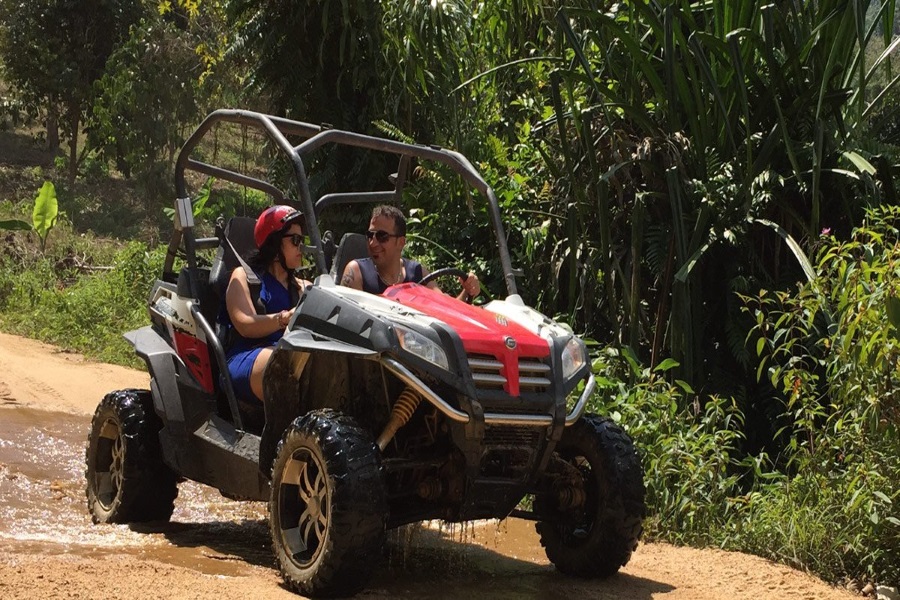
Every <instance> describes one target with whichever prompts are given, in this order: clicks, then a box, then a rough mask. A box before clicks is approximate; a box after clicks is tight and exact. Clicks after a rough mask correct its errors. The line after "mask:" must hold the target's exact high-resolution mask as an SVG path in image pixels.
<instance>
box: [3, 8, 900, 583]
mask: <svg viewBox="0 0 900 600" xmlns="http://www.w3.org/2000/svg"><path fill="white" fill-rule="evenodd" d="M895 8H896V7H895V2H894V1H893V0H871V1H870V0H790V1H780V0H776V1H774V2H761V1H758V0H705V1H699V2H689V1H687V0H684V1H679V0H671V1H666V0H658V1H651V2H645V1H631V0H626V1H622V2H618V3H611V2H606V3H604V2H594V1H591V0H572V1H571V2H554V1H543V2H541V1H536V0H497V1H493V2H473V1H466V0H431V1H430V2H424V1H421V0H394V1H388V0H381V1H375V2H366V3H361V2H348V1H346V0H344V1H342V2H303V1H296V2H287V1H283V2H263V1H261V0H30V1H29V2H21V1H18V0H0V229H2V231H0V235H2V236H3V242H2V245H0V328H2V329H3V330H4V331H8V332H14V333H18V334H24V335H28V336H31V337H35V338H39V339H42V340H45V341H50V342H53V343H55V344H58V345H62V346H64V347H68V348H73V349H76V350H78V351H80V352H83V353H85V354H87V355H89V356H92V357H95V358H97V359H101V360H105V361H110V362H116V363H119V364H127V365H130V366H140V364H139V361H138V360H136V358H135V357H134V356H133V355H132V353H131V352H130V348H129V347H128V345H127V343H126V342H125V341H124V340H122V339H121V337H120V336H121V333H122V332H124V331H127V330H129V329H133V328H137V327H140V326H142V325H144V324H145V321H146V295H147V293H148V291H149V289H150V286H151V284H152V281H153V280H154V279H155V277H156V276H157V274H158V273H159V271H160V268H161V264H162V258H163V253H164V251H165V248H164V245H165V242H166V241H167V236H168V235H169V233H170V230H171V207H172V204H173V200H174V197H175V192H174V188H173V182H172V172H173V164H174V159H175V157H176V156H177V152H178V150H179V148H180V145H181V143H182V142H183V141H184V139H185V138H186V136H187V135H189V134H190V132H191V131H192V130H193V128H194V127H196V126H197V125H198V124H199V123H200V122H201V121H202V119H203V118H204V117H205V115H207V114H208V113H209V112H210V111H212V110H214V109H216V108H222V107H230V108H244V109H250V110H258V111H261V112H266V113H271V114H276V115H282V116H288V117H291V118H295V119H298V120H303V121H307V122H312V123H329V124H331V125H333V126H335V127H340V128H344V129H350V130H353V131H359V132H364V133H370V134H375V135H381V136H387V137H392V138H395V139H402V140H414V141H417V142H422V143H429V144H439V145H441V146H446V147H450V148H453V149H456V150H459V151H461V152H462V153H463V154H465V155H466V156H467V157H468V158H469V159H470V160H471V161H472V162H473V164H475V165H476V166H477V167H478V168H479V169H480V170H481V171H482V173H483V174H484V176H485V178H486V179H487V181H488V182H489V183H490V184H491V185H492V186H493V187H494V189H495V191H496V193H497V196H498V198H499V199H500V202H501V205H502V209H503V211H504V218H505V225H506V227H507V232H508V236H509V245H510V248H511V251H512V252H513V259H514V264H515V265H516V266H518V267H521V268H522V269H523V272H524V275H523V277H522V278H521V279H520V280H519V282H518V285H519V287H520V290H521V292H522V294H523V296H524V298H525V300H526V302H528V303H529V304H532V305H534V306H536V307H537V308H538V309H540V310H541V311H543V312H544V313H546V314H549V315H552V316H554V317H556V318H559V319H561V320H563V321H566V322H568V323H570V324H571V325H572V326H573V328H574V329H575V330H576V331H577V332H578V333H580V334H581V335H583V336H585V337H586V338H588V339H590V340H591V347H592V352H593V357H594V368H595V372H596V374H597V376H598V381H600V382H601V385H600V386H599V388H600V389H599V391H598V393H597V395H596V398H595V399H594V400H593V406H592V410H594V411H596V412H601V413H606V414H611V415H612V416H613V417H614V418H615V419H616V420H618V421H619V422H620V423H621V424H622V425H623V426H624V427H625V428H626V429H627V430H628V431H629V433H630V434H631V435H632V436H633V437H634V438H635V440H636V442H637V444H638V447H639V448H640V450H641V453H642V456H643V462H644V467H645V470H646V483H647V488H648V499H649V504H650V506H651V515H650V517H649V519H648V522H647V528H648V535H649V536H650V537H652V538H655V539H663V540H668V541H672V542H675V543H684V544H692V545H715V546H720V547H723V548H727V549H737V550H744V551H749V552H753V553H756V554H759V555H761V556H765V557H768V558H772V559H775V560H778V561H782V562H785V563H788V564H791V565H793V566H799V567H802V568H805V569H808V570H811V571H813V572H815V573H817V574H819V575H821V576H822V577H824V578H826V579H828V580H830V581H833V582H837V581H839V580H841V579H844V578H854V579H858V580H870V581H877V582H883V583H887V584H890V585H895V586H896V585H898V584H900V484H898V482H900V430H898V427H900V203H898V196H897V195H898V192H900V85H897V82H898V79H900V73H898V72H897V61H898V59H900V14H898V13H897V11H896V10H895ZM216 140H217V141H216V146H215V147H214V148H210V149H209V150H208V151H209V152H210V153H214V154H215V155H216V157H217V158H219V159H221V160H223V161H231V163H233V164H234V165H235V166H237V167H239V168H243V169H246V170H249V171H252V170H254V169H257V170H260V171H265V172H267V173H270V174H271V175H272V176H273V177H278V176H279V169H280V168H281V167H280V166H279V165H278V164H277V163H275V162H273V161H272V160H270V159H271V154H270V152H269V150H268V149H267V148H266V146H265V144H264V143H263V142H262V141H261V140H260V139H258V138H257V137H256V136H254V135H253V133H252V132H248V131H246V130H242V129H241V128H233V129H227V128H223V130H222V131H221V133H220V134H219V135H217V137H216ZM395 168H396V167H395V166H393V165H385V164H381V163H380V162H377V161H376V160H374V159H372V158H371V157H369V156H357V155H345V154H341V153H331V154H327V155H325V156H322V157H319V158H317V160H316V161H315V164H313V165H310V166H308V171H309V172H311V173H313V174H314V176H313V178H312V181H311V183H312V186H313V190H312V192H313V195H314V197H319V196H321V195H323V194H325V193H328V192H331V191H340V190H342V189H348V188H350V187H360V186H374V187H376V188H377V187H379V186H381V187H382V188H383V187H385V186H386V185H387V176H388V175H389V174H390V173H391V172H392V171H393V170H394V169H395ZM410 177H411V183H410V186H409V188H408V190H407V192H406V194H405V197H404V209H405V210H406V211H407V212H408V214H409V215H410V218H411V236H410V240H411V243H410V248H409V253H410V254H411V255H414V256H418V257H421V258H422V259H423V260H424V262H426V263H428V264H432V265H437V266H450V265H454V266H461V267H464V268H467V269H469V268H471V269H474V270H476V271H477V272H479V273H481V274H482V279H483V281H484V282H485V284H486V288H487V289H488V291H489V292H490V293H493V294H498V293H501V291H502V286H501V285H500V280H499V269H498V265H497V263H496V262H495V258H494V257H495V256H496V252H495V251H494V248H493V246H492V244H491V236H489V235H487V232H488V229H489V227H488V221H487V214H486V211H485V210H484V208H483V205H482V204H481V203H479V202H478V199H477V198H471V197H469V196H467V195H466V193H465V191H464V190H463V189H462V188H461V187H460V186H459V184H458V183H456V182H455V181H453V180H452V178H450V177H448V174H447V173H442V172H440V171H438V170H429V169H428V168H426V167H424V166H418V167H417V168H416V169H415V170H414V171H413V173H411V175H410ZM46 182H49V183H50V184H52V185H47V184H46ZM193 183H194V184H195V188H196V189H195V194H196V196H195V213H196V216H197V219H198V222H199V223H201V224H204V226H206V227H208V228H210V230H211V228H212V225H213V223H214V222H215V219H216V218H217V217H218V216H219V215H231V214H234V213H239V212H240V213H245V214H251V215H255V214H257V213H258V211H259V209H260V207H261V206H263V205H265V204H266V203H267V202H268V200H267V199H266V198H265V197H262V196H260V195H259V194H258V193H255V192H252V191H249V190H246V189H230V188H227V187H225V186H223V185H221V184H220V183H219V182H216V181H213V180H206V181H195V182H193ZM366 220H367V219H366V215H365V213H362V214H356V213H347V214H341V215H336V216H334V217H333V222H331V223H328V225H332V226H335V227H344V228H358V229H362V227H364V226H365V225H364V224H365V222H366ZM161 240H162V244H161Z"/></svg>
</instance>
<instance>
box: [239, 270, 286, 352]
mask: <svg viewBox="0 0 900 600" xmlns="http://www.w3.org/2000/svg"><path fill="white" fill-rule="evenodd" d="M225 306H226V307H227V309H228V316H229V317H230V318H231V323H232V325H234V328H235V329H237V332H238V333H239V334H241V336H243V337H245V338H261V337H266V336H267V335H269V334H271V333H274V332H276V331H278V330H280V329H284V328H285V327H287V324H288V321H289V320H290V318H291V315H292V314H293V312H294V309H293V308H292V309H290V310H283V311H281V312H277V313H272V314H268V315H258V314H256V309H255V308H254V307H253V300H252V299H251V298H250V286H249V285H248V284H247V273H245V272H244V269H243V267H238V268H236V269H235V270H234V271H232V272H231V279H230V280H229V281H228V289H227V290H226V291H225Z"/></svg>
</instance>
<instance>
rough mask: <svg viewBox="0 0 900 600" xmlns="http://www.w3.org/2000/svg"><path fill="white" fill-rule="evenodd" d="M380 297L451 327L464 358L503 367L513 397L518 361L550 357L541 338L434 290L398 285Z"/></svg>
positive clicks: (506, 320) (499, 316) (516, 383)
mask: <svg viewBox="0 0 900 600" xmlns="http://www.w3.org/2000/svg"><path fill="white" fill-rule="evenodd" d="M384 296H385V297H386V298H390V299H391V300H394V301H395V302H398V303H400V304H402V305H404V306H408V307H410V308H414V309H416V310H418V311H419V312H422V313H425V314H426V315H429V316H431V317H434V318H436V319H439V320H441V321H443V322H444V323H446V324H447V325H449V326H450V327H452V328H453V329H454V330H455V331H456V333H457V334H458V335H459V337H460V338H461V339H462V344H463V347H464V348H465V350H466V353H467V354H470V355H471V354H483V355H488V356H492V357H494V358H496V359H497V360H498V361H500V362H501V363H503V366H504V368H503V372H504V374H505V375H506V377H507V381H508V382H509V383H508V387H507V391H508V392H509V393H511V394H513V395H517V394H518V387H519V385H518V372H519V359H520V358H546V357H547V356H549V354H550V345H549V344H548V342H547V340H545V339H543V338H542V337H540V336H538V335H536V334H534V333H532V332H531V331H529V330H528V329H525V328H524V327H522V326H521V325H519V324H517V323H514V322H512V321H509V320H508V319H506V318H505V317H504V316H502V315H498V314H496V313H492V312H490V311H487V310H484V309H483V308H478V307H476V306H472V305H471V304H466V303H465V302H460V301H459V300H457V299H456V298H453V297H452V296H448V295H447V294H444V293H442V292H440V291H438V290H433V289H431V288H427V287H425V286H421V285H419V284H417V283H402V284H400V285H395V286H392V287H389V288H388V289H387V290H385V292H384ZM512 341H515V344H512ZM511 345H512V346H513V347H510V346H511Z"/></svg>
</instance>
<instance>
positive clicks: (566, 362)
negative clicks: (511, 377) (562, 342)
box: [562, 337, 587, 381]
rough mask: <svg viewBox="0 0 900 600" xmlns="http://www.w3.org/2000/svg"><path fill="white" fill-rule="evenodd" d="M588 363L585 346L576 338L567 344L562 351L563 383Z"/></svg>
mask: <svg viewBox="0 0 900 600" xmlns="http://www.w3.org/2000/svg"><path fill="white" fill-rule="evenodd" d="M586 363H587V356H586V354H585V349H584V345H583V344H582V343H581V340H579V339H578V338H576V337H573V338H572V339H570V340H569V341H568V342H567V343H566V347H565V348H563V351H562V375H563V381H566V380H568V379H569V378H570V377H572V376H573V375H575V373H577V372H578V371H579V370H581V367H583V366H584V365H585V364H586Z"/></svg>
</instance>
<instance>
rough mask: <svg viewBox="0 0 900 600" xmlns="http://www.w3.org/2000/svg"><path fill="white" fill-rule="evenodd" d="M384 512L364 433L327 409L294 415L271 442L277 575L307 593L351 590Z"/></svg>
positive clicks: (377, 544)
mask: <svg viewBox="0 0 900 600" xmlns="http://www.w3.org/2000/svg"><path fill="white" fill-rule="evenodd" d="M386 513H387V496H386V493H385V488H384V481H383V479H382V475H381V470H380V458H379V455H378V449H377V447H376V446H375V442H374V440H373V439H372V436H371V435H370V434H369V433H368V432H366V431H365V430H364V429H362V428H361V427H360V426H359V425H358V424H357V423H356V421H354V420H353V419H352V418H350V417H348V416H346V415H342V414H341V413H338V412H336V411H333V410H317V411H313V412H311V413H309V414H307V415H305V416H303V417H299V418H297V419H295V420H294V422H293V423H292V424H291V425H290V427H288V429H287V430H286V431H285V433H284V436H283V437H282V440H281V442H280V443H279V445H278V451H277V458H276V459H275V464H274V466H273V469H272V492H271V499H270V501H269V528H270V532H271V535H272V545H273V549H274V552H275V559H276V562H277V563H278V568H279V570H280V571H281V575H282V577H283V578H284V580H285V581H286V582H287V583H288V584H289V585H290V586H291V587H293V588H294V589H295V590H296V591H298V592H300V593H301V594H306V595H312V596H334V595H345V594H352V593H354V592H356V591H359V590H360V589H362V587H364V586H365V584H366V583H367V581H368V580H369V577H370V576H371V573H372V570H373V568H374V566H375V565H376V564H377V560H376V558H377V557H378V556H379V555H380V551H381V547H382V545H383V544H384V532H385V520H386V516H387V515H386Z"/></svg>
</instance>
